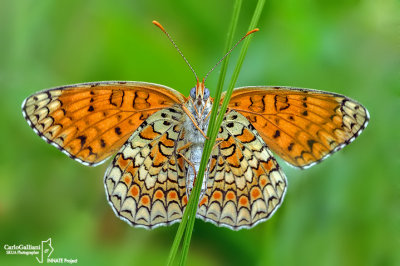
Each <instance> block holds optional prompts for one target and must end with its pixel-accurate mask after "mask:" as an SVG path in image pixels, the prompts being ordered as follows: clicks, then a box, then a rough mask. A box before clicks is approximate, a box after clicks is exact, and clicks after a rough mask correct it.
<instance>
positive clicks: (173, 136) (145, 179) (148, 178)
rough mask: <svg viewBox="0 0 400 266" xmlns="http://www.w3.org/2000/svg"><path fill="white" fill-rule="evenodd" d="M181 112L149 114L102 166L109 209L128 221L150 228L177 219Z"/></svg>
mask: <svg viewBox="0 0 400 266" xmlns="http://www.w3.org/2000/svg"><path fill="white" fill-rule="evenodd" d="M182 119H184V117H183V112H182V110H181V109H180V108H176V107H171V108H168V109H164V110H161V111H158V112H156V113H155V114H153V115H151V116H150V117H149V118H148V119H147V120H146V121H145V122H144V123H143V124H142V125H141V126H140V127H139V128H138V129H137V130H136V131H135V132H134V134H133V135H132V136H131V137H130V138H129V140H128V141H127V142H126V143H125V145H124V146H123V147H122V149H121V150H120V151H119V152H118V154H117V155H116V157H115V158H114V160H113V162H112V163H111V165H110V167H109V168H108V169H107V171H106V174H105V177H104V183H105V188H106V193H107V197H108V200H109V202H110V204H111V206H112V208H113V210H114V211H115V213H116V214H117V215H118V216H119V217H120V218H121V219H123V220H125V221H127V222H128V223H130V224H131V225H134V226H141V227H145V228H153V227H156V226H159V225H167V224H171V223H174V222H177V221H180V219H181V217H182V213H183V211H184V208H185V207H186V204H187V197H186V176H185V173H186V167H187V165H186V164H185V163H184V161H183V159H182V158H181V157H180V156H178V154H177V149H179V147H181V146H183V145H184V128H183V127H182V122H183V120H182Z"/></svg>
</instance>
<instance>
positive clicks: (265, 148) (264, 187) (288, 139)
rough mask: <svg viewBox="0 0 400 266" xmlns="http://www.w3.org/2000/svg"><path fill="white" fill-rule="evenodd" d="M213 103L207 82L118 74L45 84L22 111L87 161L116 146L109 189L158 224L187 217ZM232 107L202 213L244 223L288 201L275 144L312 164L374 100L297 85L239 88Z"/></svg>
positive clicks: (125, 212) (126, 208) (128, 214)
mask: <svg viewBox="0 0 400 266" xmlns="http://www.w3.org/2000/svg"><path fill="white" fill-rule="evenodd" d="M222 97H224V96H222ZM212 104H213V100H212V98H211V97H210V93H209V91H208V89H206V88H204V84H203V83H198V84H197V86H196V87H195V90H192V91H191V93H190V96H189V97H188V98H186V97H184V96H183V95H182V94H180V93H179V92H177V91H175V90H173V89H171V88H168V87H165V86H163V85H158V84H153V83H146V82H127V81H109V82H92V83H82V84H75V85H69V86H63V87H57V88H53V89H48V90H45V91H41V92H38V93H35V94H33V95H31V96H30V97H28V98H27V99H26V100H25V101H24V102H23V104H22V111H23V115H24V117H25V119H26V120H27V121H28V124H29V125H30V126H31V127H32V128H33V130H34V131H35V132H36V133H37V134H38V135H39V136H40V137H41V138H42V139H44V140H45V141H46V142H48V143H50V144H52V145H53V146H55V147H57V148H58V149H59V150H61V151H62V152H64V153H65V154H67V155H68V156H70V157H71V158H73V159H74V160H76V161H78V162H80V163H82V164H85V165H89V166H94V165H97V164H100V163H102V162H104V160H106V159H107V158H109V157H110V156H111V155H113V154H114V153H116V155H115V157H114V159H113V160H112V162H111V164H110V166H109V167H108V169H107V171H106V173H105V176H104V185H105V190H106V195H107V199H108V201H109V203H110V205H111V206H112V209H113V210H114V211H115V213H116V215H117V216H118V217H120V218H121V219H122V220H124V221H126V222H128V223H129V224H131V225H133V226H138V227H144V228H147V229H150V228H154V227H157V226H161V225H169V224H172V223H175V222H178V221H180V219H181V217H182V214H183V212H184V210H185V208H186V204H187V201H188V196H189V195H190V192H191V190H192V188H193V182H194V180H195V178H196V172H197V171H198V169H199V164H200V160H201V156H202V151H203V148H204V141H205V135H204V134H205V133H206V132H207V129H208V123H209V114H210V110H211V107H212ZM214 104H217V103H214ZM228 108H229V111H228V112H227V113H226V114H225V116H224V120H223V121H222V124H221V128H220V129H219V133H218V135H217V139H218V141H217V143H216V144H215V145H214V147H213V149H212V152H211V156H210V159H209V161H208V166H207V169H206V173H205V176H204V179H203V184H202V193H201V197H200V202H199V206H198V212H197V217H199V218H201V219H203V220H205V221H209V222H212V223H214V224H216V225H218V226H225V227H228V228H231V229H234V230H237V229H242V228H251V227H253V226H254V225H256V224H258V223H260V222H262V221H265V220H267V219H268V218H270V217H271V215H272V214H273V213H274V212H275V211H276V210H277V208H278V207H279V206H280V204H281V203H282V200H283V197H284V195H285V192H286V186H287V181H286V177H285V175H284V173H283V171H282V169H281V167H280V166H279V165H278V163H277V161H276V160H275V158H274V157H273V155H272V152H271V150H272V151H274V152H275V153H276V154H278V155H279V156H281V157H282V158H283V159H284V160H285V161H287V162H288V163H289V164H291V165H293V166H295V167H298V168H306V167H309V166H311V165H314V164H316V163H318V162H320V161H321V160H323V159H325V158H326V157H328V156H329V155H330V154H332V153H333V152H336V151H338V150H339V149H341V148H343V147H344V146H346V145H347V144H349V143H350V142H352V141H353V140H354V139H355V138H356V137H357V136H358V135H359V134H360V133H361V132H362V131H363V129H364V128H365V127H366V126H367V123H368V121H369V114H368V111H367V109H365V107H363V106H362V105H361V104H359V103H357V102H356V101H354V100H352V99H350V98H348V97H346V96H343V95H339V94H335V93H328V92H323V91H317V90H309V89H299V88H289V87H266V86H259V87H245V88H238V89H235V90H234V91H233V94H232V97H231V100H230V102H229V105H228Z"/></svg>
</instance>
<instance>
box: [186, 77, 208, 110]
mask: <svg viewBox="0 0 400 266" xmlns="http://www.w3.org/2000/svg"><path fill="white" fill-rule="evenodd" d="M190 97H191V98H192V100H193V102H196V103H197V104H198V105H200V104H201V102H203V101H204V102H206V101H207V100H208V98H210V91H209V90H208V89H207V88H206V87H204V81H203V82H199V81H198V82H197V84H196V87H193V88H192V89H191V90H190Z"/></svg>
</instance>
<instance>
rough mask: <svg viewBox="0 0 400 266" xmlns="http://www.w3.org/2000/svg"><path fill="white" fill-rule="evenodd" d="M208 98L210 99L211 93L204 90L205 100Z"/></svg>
mask: <svg viewBox="0 0 400 266" xmlns="http://www.w3.org/2000/svg"><path fill="white" fill-rule="evenodd" d="M208 97H210V91H209V90H208V89H207V88H204V95H203V99H204V100H207V99H208Z"/></svg>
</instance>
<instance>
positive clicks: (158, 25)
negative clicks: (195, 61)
mask: <svg viewBox="0 0 400 266" xmlns="http://www.w3.org/2000/svg"><path fill="white" fill-rule="evenodd" d="M153 24H154V25H156V26H157V27H159V28H160V30H162V31H163V32H164V33H165V35H167V37H168V39H169V41H170V42H171V43H172V44H173V45H174V46H175V48H176V50H178V52H179V54H180V55H181V56H182V58H183V60H185V62H186V64H187V65H188V66H189V67H190V70H192V72H193V74H194V76H195V77H196V80H197V82H198V81H199V78H198V77H197V75H196V72H195V71H194V69H193V67H192V66H191V65H190V63H189V61H188V60H187V59H186V57H185V56H184V55H183V53H182V52H181V50H179V48H178V46H177V45H176V43H175V42H174V40H173V39H172V38H171V36H170V35H169V33H168V32H167V31H166V30H165V29H164V27H163V26H162V25H161V24H160V23H159V22H158V21H156V20H153Z"/></svg>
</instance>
